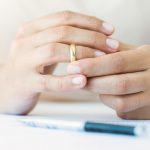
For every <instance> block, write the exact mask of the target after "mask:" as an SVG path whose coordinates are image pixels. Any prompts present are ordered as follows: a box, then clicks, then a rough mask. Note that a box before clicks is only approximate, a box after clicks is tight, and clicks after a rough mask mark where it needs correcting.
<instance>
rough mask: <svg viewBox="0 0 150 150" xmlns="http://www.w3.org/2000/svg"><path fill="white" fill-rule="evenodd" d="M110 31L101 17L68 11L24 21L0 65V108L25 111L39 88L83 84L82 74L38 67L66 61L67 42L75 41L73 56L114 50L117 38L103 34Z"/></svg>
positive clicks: (67, 54)
mask: <svg viewBox="0 0 150 150" xmlns="http://www.w3.org/2000/svg"><path fill="white" fill-rule="evenodd" d="M104 27H105V28H104ZM112 33H113V27H112V28H111V26H110V25H108V24H106V23H104V22H103V21H101V20H99V19H97V18H95V17H90V16H86V15H82V14H78V13H73V12H68V11H65V12H59V13H56V14H52V15H49V16H46V17H43V18H40V19H37V20H35V21H32V22H30V23H27V24H25V25H24V26H23V27H22V28H21V29H20V30H19V32H18V34H17V37H16V39H15V40H14V42H13V43H12V46H11V52H10V56H9V59H8V61H7V62H6V64H4V65H2V66H1V68H0V69H1V70H0V91H1V92H0V101H1V102H0V111H1V112H3V113H11V114H26V113H28V112H29V111H30V110H31V109H32V108H33V107H34V106H35V104H36V102H37V99H38V96H39V93H40V92H43V91H65V90H75V89H80V88H83V87H84V86H85V84H86V77H85V76H83V75H78V74H77V75H68V76H59V77H58V76H54V75H48V74H44V72H43V69H41V68H43V67H44V66H50V67H51V66H52V65H54V64H57V63H59V62H69V61H70V57H69V45H70V44H71V43H75V44H76V45H77V59H83V58H88V57H96V56H100V55H102V54H105V53H110V52H115V51H117V49H118V46H119V45H118V42H117V41H116V40H112V39H111V38H109V37H107V36H108V35H111V34H112ZM100 50H102V51H103V52H101V51H100ZM104 52H105V53H104Z"/></svg>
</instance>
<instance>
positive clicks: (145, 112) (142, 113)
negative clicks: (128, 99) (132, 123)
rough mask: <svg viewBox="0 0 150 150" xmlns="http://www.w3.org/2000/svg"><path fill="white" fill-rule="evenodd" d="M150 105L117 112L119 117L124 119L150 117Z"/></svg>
mask: <svg viewBox="0 0 150 150" xmlns="http://www.w3.org/2000/svg"><path fill="white" fill-rule="evenodd" d="M149 110H150V105H147V106H144V107H142V108H139V109H136V110H133V111H129V112H124V113H123V112H117V115H118V117H120V118H122V119H142V120H143V119H144V120H145V119H150V111H149Z"/></svg>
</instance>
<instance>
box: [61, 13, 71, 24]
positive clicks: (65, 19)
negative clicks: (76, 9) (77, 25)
mask: <svg viewBox="0 0 150 150" xmlns="http://www.w3.org/2000/svg"><path fill="white" fill-rule="evenodd" d="M60 14H61V20H62V21H63V22H68V21H69V20H70V19H71V18H72V16H73V12H72V11H69V10H65V11H62V12H61V13H60Z"/></svg>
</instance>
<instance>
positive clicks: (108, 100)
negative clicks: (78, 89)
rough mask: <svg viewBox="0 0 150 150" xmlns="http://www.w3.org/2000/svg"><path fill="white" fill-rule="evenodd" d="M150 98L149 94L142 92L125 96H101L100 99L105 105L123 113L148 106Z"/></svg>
mask: <svg viewBox="0 0 150 150" xmlns="http://www.w3.org/2000/svg"><path fill="white" fill-rule="evenodd" d="M149 96H150V94H149V92H140V93H136V94H131V95H124V96H113V95H100V99H101V101H102V102H103V103H104V104H105V105H107V106H109V107H111V108H112V109H114V110H116V111H117V112H121V113H122V112H129V111H133V110H136V109H138V108H141V107H144V106H146V105H148V104H149V103H150V99H149Z"/></svg>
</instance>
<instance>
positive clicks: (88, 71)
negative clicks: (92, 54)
mask: <svg viewBox="0 0 150 150" xmlns="http://www.w3.org/2000/svg"><path fill="white" fill-rule="evenodd" d="M83 62H84V63H83ZM83 62H82V60H81V61H80V62H79V64H78V66H80V68H81V73H83V74H84V75H87V76H91V74H92V73H93V71H94V65H93V63H92V61H90V59H88V60H83ZM89 68H90V69H89ZM91 69H92V70H93V71H91Z"/></svg>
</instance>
